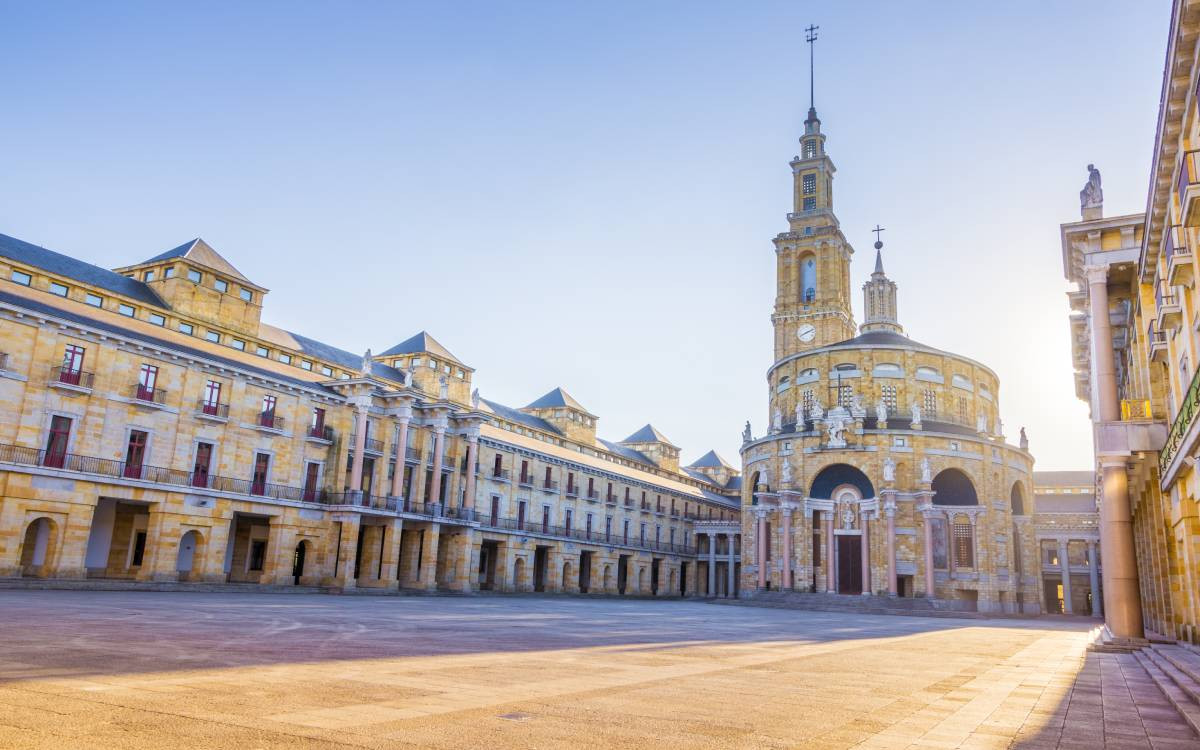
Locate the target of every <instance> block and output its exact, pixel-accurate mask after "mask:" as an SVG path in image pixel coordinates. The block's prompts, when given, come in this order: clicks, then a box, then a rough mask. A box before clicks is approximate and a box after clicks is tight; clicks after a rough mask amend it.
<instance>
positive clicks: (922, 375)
mask: <svg viewBox="0 0 1200 750" xmlns="http://www.w3.org/2000/svg"><path fill="white" fill-rule="evenodd" d="M917 380H931V381H933V382H935V383H940V382H942V374H941V373H940V372H938V371H937V368H936V367H918V368H917Z"/></svg>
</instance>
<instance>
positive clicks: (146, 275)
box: [142, 271, 154, 281]
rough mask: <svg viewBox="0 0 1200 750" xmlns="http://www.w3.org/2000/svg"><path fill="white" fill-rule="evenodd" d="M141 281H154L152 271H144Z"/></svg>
mask: <svg viewBox="0 0 1200 750" xmlns="http://www.w3.org/2000/svg"><path fill="white" fill-rule="evenodd" d="M142 281H154V271H146V272H145V273H143V274H142Z"/></svg>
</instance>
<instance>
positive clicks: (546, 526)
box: [542, 505, 550, 534]
mask: <svg viewBox="0 0 1200 750" xmlns="http://www.w3.org/2000/svg"><path fill="white" fill-rule="evenodd" d="M542 533H543V534H549V533H550V506H549V505H543V506H542Z"/></svg>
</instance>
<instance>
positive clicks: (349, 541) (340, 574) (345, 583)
mask: <svg viewBox="0 0 1200 750" xmlns="http://www.w3.org/2000/svg"><path fill="white" fill-rule="evenodd" d="M359 434H362V433H359ZM340 520H341V540H340V541H339V545H340V546H339V549H340V558H339V560H338V565H337V571H336V572H335V573H334V575H336V576H337V578H338V579H340V580H341V584H342V588H344V589H352V588H355V587H356V586H358V579H356V578H355V577H354V566H355V563H357V562H358V555H357V553H358V524H359V516H358V515H357V514H354V515H353V516H351V515H346V516H344V517H342V518H341V519H340Z"/></svg>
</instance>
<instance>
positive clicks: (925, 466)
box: [921, 458, 933, 484]
mask: <svg viewBox="0 0 1200 750" xmlns="http://www.w3.org/2000/svg"><path fill="white" fill-rule="evenodd" d="M932 481H933V467H932V466H930V465H929V459H928V458H922V459H921V482H923V483H924V484H929V483H930V482H932Z"/></svg>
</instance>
